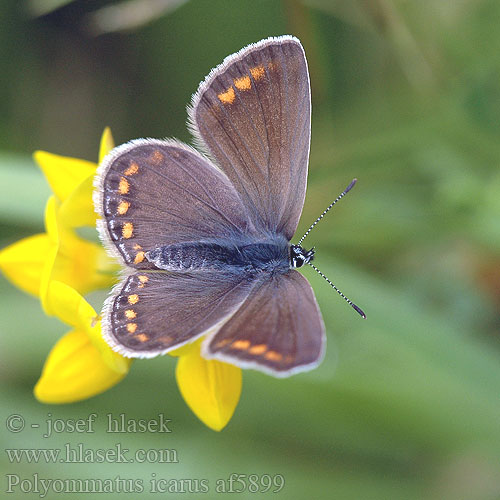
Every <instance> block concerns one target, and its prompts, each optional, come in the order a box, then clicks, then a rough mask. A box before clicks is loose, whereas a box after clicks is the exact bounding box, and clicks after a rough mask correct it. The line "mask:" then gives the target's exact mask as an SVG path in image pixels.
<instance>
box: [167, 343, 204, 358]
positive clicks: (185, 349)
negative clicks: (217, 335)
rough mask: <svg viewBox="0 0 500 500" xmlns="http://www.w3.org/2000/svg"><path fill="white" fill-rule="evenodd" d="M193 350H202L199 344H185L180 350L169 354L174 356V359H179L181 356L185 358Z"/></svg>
mask: <svg viewBox="0 0 500 500" xmlns="http://www.w3.org/2000/svg"><path fill="white" fill-rule="evenodd" d="M191 349H197V351H198V352H199V350H200V348H199V346H198V343H197V342H191V343H189V344H185V345H183V346H182V347H179V348H178V349H174V350H173V351H169V352H168V354H170V356H173V357H174V358H178V357H179V356H185V355H186V354H187V353H188V352H189V351H190V350H191Z"/></svg>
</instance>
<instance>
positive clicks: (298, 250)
mask: <svg viewBox="0 0 500 500" xmlns="http://www.w3.org/2000/svg"><path fill="white" fill-rule="evenodd" d="M314 252H315V250H314V247H313V248H311V250H305V249H304V248H302V247H301V246H300V245H290V267H291V268H292V269H296V268H298V267H302V266H304V265H305V264H309V262H311V261H312V260H313V259H314Z"/></svg>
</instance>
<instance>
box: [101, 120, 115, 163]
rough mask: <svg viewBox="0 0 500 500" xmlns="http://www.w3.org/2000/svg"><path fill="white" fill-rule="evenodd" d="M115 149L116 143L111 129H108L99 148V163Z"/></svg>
mask: <svg viewBox="0 0 500 500" xmlns="http://www.w3.org/2000/svg"><path fill="white" fill-rule="evenodd" d="M114 147H115V141H114V140H113V136H112V135H111V129H110V128H109V127H106V128H105V129H104V132H103V133H102V136H101V144H100V147H99V163H101V161H102V160H103V159H104V157H105V156H106V155H107V154H108V153H109V152H110V151H111V150H112V149H113V148H114Z"/></svg>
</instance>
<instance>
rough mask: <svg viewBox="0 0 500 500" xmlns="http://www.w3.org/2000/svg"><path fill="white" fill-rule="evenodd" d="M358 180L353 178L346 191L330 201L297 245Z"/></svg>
mask: <svg viewBox="0 0 500 500" xmlns="http://www.w3.org/2000/svg"><path fill="white" fill-rule="evenodd" d="M357 181H358V179H353V180H352V182H351V183H350V184H349V185H348V186H347V187H346V188H345V189H344V191H342V193H340V194H339V195H338V196H337V199H335V200H334V201H332V202H331V203H330V205H328V207H327V208H326V209H325V210H324V211H323V213H322V214H321V215H320V216H319V217H318V218H317V219H316V220H315V221H314V222H313V223H312V224H311V226H310V227H309V229H308V230H307V231H306V232H305V233H304V236H302V238H300V240H299V242H298V243H297V245H300V244H301V243H302V242H303V241H304V240H305V239H306V236H307V235H308V234H309V233H310V232H311V231H312V230H313V228H314V226H316V224H317V223H318V222H319V221H320V220H321V219H322V218H323V217H324V216H325V215H326V214H327V213H328V212H329V211H330V209H331V208H332V207H333V205H335V203H337V201H339V200H341V199H342V198H343V197H344V196H345V195H346V194H347V193H348V192H349V191H350V190H351V189H352V188H353V187H354V184H356V182H357Z"/></svg>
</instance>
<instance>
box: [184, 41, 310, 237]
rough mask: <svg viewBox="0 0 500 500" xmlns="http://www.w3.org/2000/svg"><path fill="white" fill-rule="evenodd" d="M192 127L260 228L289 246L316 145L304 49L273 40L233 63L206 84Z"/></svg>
mask: <svg viewBox="0 0 500 500" xmlns="http://www.w3.org/2000/svg"><path fill="white" fill-rule="evenodd" d="M190 120H191V125H192V130H193V133H194V134H195V135H196V136H198V139H199V141H200V142H201V145H202V146H204V147H205V148H206V149H208V151H209V153H210V154H211V156H212V157H213V158H214V159H215V160H216V162H217V164H218V165H219V166H220V167H221V168H222V170H223V171H224V172H225V173H226V174H227V176H228V177H229V179H230V180H231V181H232V183H233V184H234V186H235V187H236V189H237V191H238V192H239V194H240V196H241V198H242V200H243V202H244V203H245V205H246V206H247V207H248V209H249V212H250V214H251V216H252V220H253V221H254V223H255V225H256V226H257V227H258V228H260V229H262V230H266V231H273V232H279V233H282V234H284V235H285V236H286V237H287V239H288V240H290V239H291V238H292V236H293V234H294V232H295V229H296V227H297V224H298V221H299V218H300V214H301V212H302V206H303V204H304V197H305V188H306V178H307V165H308V158H309V144H310V123H311V105H310V89H309V75H308V70H307V63H306V59H305V55H304V50H303V49H302V46H301V45H300V42H299V41H298V40H297V39H296V38H293V37H279V38H270V39H267V40H263V41H261V42H259V43H257V44H252V45H249V46H248V47H246V48H244V49H243V50H241V51H240V52H238V53H237V54H235V55H233V56H229V57H228V58H227V59H226V60H225V61H224V62H223V63H222V64H221V65H220V66H218V67H217V68H215V70H213V71H212V72H211V73H210V75H209V76H208V77H207V79H206V80H205V81H204V82H203V83H202V84H201V85H200V87H199V89H198V92H197V93H196V94H195V95H194V97H193V103H192V107H191V109H190Z"/></svg>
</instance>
